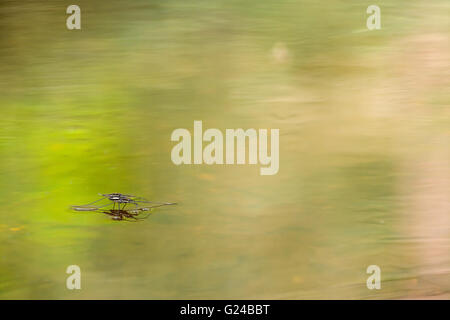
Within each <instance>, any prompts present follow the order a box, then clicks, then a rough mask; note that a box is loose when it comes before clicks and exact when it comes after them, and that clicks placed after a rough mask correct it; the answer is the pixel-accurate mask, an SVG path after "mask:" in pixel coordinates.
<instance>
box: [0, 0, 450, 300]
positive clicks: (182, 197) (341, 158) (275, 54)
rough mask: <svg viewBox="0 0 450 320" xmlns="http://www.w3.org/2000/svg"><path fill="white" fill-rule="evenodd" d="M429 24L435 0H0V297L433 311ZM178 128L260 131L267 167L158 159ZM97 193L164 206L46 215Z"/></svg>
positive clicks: (438, 250) (441, 270) (439, 102)
mask: <svg viewBox="0 0 450 320" xmlns="http://www.w3.org/2000/svg"><path fill="white" fill-rule="evenodd" d="M70 4H77V5H79V6H80V8H81V27H82V29H81V30H73V31H69V30H67V29H66V18H67V17H68V15H67V14H66V13H65V11H66V8H67V6H69V5H70ZM372 4H377V5H379V6H380V7H381V26H382V29H381V30H376V31H368V30H367V28H366V19H367V17H368V15H367V14H366V8H367V7H368V6H369V5H372ZM449 16H450V4H449V2H448V1H446V0H434V1H432V2H431V1H417V0H410V1H403V0H399V1H394V2H393V1H377V2H376V3H373V2H372V1H360V0H358V1H356V0H349V1H338V0H330V1H313V0H309V1H306V0H305V1H293V0H291V1H285V0H265V1H250V0H248V1H237V0H228V1H225V0H222V1H218V0H208V1H206V0H204V1H190V0H187V1H174V0H165V1H150V0H148V1H144V0H132V1H131V0H130V1H126V2H124V1H119V0H110V1H87V0H77V1H71V2H69V1H55V0H46V1H43V0H40V1H29V0H28V1H24V0H22V1H20V2H19V1H6V0H4V1H1V2H0V90H1V91H0V94H1V99H0V106H1V107H0V108H1V109H0V111H1V113H0V124H1V125H0V205H1V209H2V210H1V211H0V298H2V299H88V298H96V299H107V298H112V299H128V298H131V299H165V298H166V299H167V298H174V299H181V298H185V299H195V298H223V299H227V298H237V299H243V298H255V299H260V298H261V299H262V298H264V299H305V298H309V299H316V298H331V299H335V298H344V299H350V298H358V299H359V298H361V299H380V298H387V299H390V298H395V299H398V298H428V297H432V298H449V295H450V293H449V290H450V280H449V279H450V277H449V274H450V257H449V252H450V250H449V249H450V222H449V212H450V210H449V209H450V208H449V194H450V192H449V191H450V183H449V176H450V175H449V167H450V166H449V161H450V160H449V159H450V152H449V127H450V126H449V124H450V113H449V102H450V91H449V87H450V86H449V85H450V83H449V82H450V80H449V79H450V59H449V58H450V41H449V40H450V36H449V35H450V24H449V19H448V17H449ZM194 120H202V121H203V126H204V128H219V129H221V130H223V131H224V130H225V129H226V128H244V129H247V128H279V129H280V171H279V173H278V174H277V175H274V176H260V175H259V167H260V166H259V165H256V166H255V165H240V166H238V165H236V166H219V165H213V166H208V165H201V166H199V165H197V166H194V165H191V166H186V165H185V166H175V165H174V164H173V163H172V162H171V159H170V151H171V149H172V147H173V146H174V145H175V143H173V142H171V141H170V135H171V133H172V131H173V130H174V129H176V128H187V129H189V130H191V132H192V126H193V121H194ZM99 192H102V193H108V192H122V193H131V194H137V195H140V196H144V197H148V198H150V199H152V200H156V201H175V202H179V205H178V206H174V207H164V208H161V209H158V210H156V211H155V213H154V214H153V215H152V216H150V217H149V219H148V220H145V221H143V222H141V223H126V222H115V221H111V220H110V219H108V217H107V216H104V215H101V214H97V213H79V212H72V211H70V210H69V209H68V208H69V207H70V205H74V204H83V203H87V202H90V201H93V200H95V199H97V198H98V197H97V193H99ZM72 264H75V265H78V266H80V268H81V274H82V284H81V286H82V289H81V290H73V291H70V290H67V289H66V286H65V284H66V278H67V277H68V275H67V274H66V273H65V271H66V268H67V266H69V265H72ZM371 264H376V265H379V266H380V267H381V271H382V284H381V285H382V289H381V290H372V291H370V290H368V289H367V288H366V279H367V277H368V275H367V274H366V268H367V266H369V265H371Z"/></svg>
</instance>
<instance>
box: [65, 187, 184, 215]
mask: <svg viewBox="0 0 450 320" xmlns="http://www.w3.org/2000/svg"><path fill="white" fill-rule="evenodd" d="M99 195H100V196H102V197H101V198H100V199H97V200H95V201H93V202H90V203H88V204H84V205H79V206H72V209H73V210H76V211H96V212H101V213H104V214H107V215H109V216H111V218H112V219H113V220H125V221H138V220H143V219H146V218H147V217H148V216H149V215H150V213H148V214H147V215H146V216H144V217H143V216H142V215H141V214H142V213H143V212H145V211H151V210H152V209H153V208H157V207H162V206H168V205H174V204H176V203H171V202H153V201H148V200H147V199H145V198H143V197H137V196H133V195H129V194H122V193H107V194H99ZM102 200H109V201H110V202H108V203H106V204H101V205H94V204H96V203H99V202H100V201H102ZM129 204H131V205H134V207H132V208H129V209H126V207H127V205H129ZM110 206H112V208H109V209H108V207H110ZM116 206H117V208H116Z"/></svg>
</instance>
